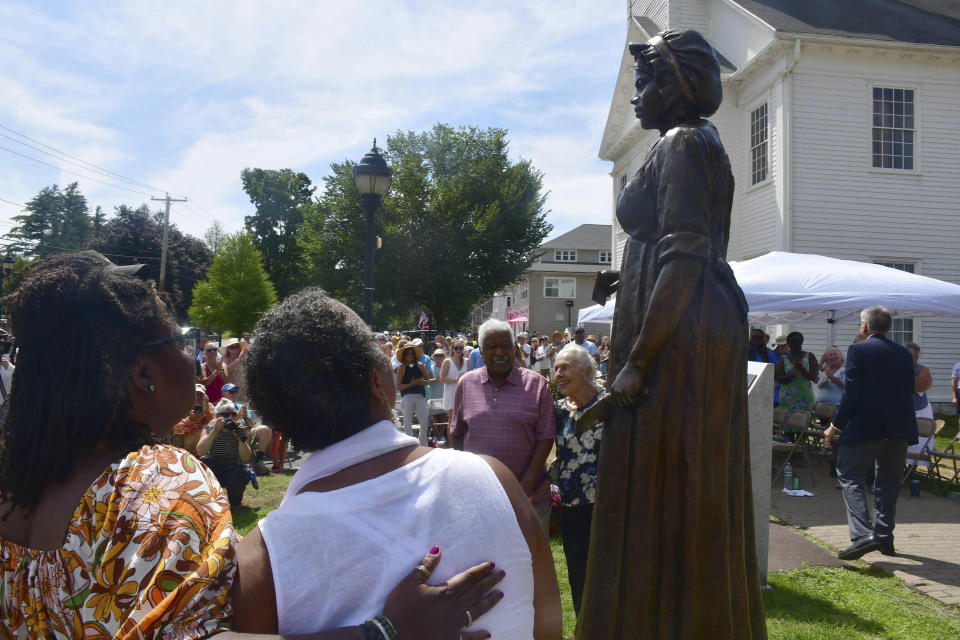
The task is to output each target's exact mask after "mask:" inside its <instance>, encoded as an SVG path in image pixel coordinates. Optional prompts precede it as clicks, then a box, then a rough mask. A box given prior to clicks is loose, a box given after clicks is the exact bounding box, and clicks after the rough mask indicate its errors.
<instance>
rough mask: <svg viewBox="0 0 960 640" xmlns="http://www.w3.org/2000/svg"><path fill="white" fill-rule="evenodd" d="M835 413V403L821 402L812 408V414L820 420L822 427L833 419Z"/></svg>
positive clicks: (826, 425)
mask: <svg viewBox="0 0 960 640" xmlns="http://www.w3.org/2000/svg"><path fill="white" fill-rule="evenodd" d="M835 415H837V405H835V404H826V403H823V402H821V403H819V404H818V405H817V406H816V407H814V409H813V416H814V417H815V418H816V419H817V420H819V421H820V424H822V425H823V426H824V428H826V427H828V426H829V425H830V421H831V420H833V416H835Z"/></svg>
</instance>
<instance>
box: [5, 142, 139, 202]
mask: <svg viewBox="0 0 960 640" xmlns="http://www.w3.org/2000/svg"><path fill="white" fill-rule="evenodd" d="M0 149H3V150H4V151H8V152H10V153H12V154H14V155H18V156H20V157H21V158H26V159H27V160H33V161H34V162H38V163H40V164H45V165H47V166H48V167H53V168H54V169H56V170H58V171H63V172H64V173H70V174H73V175H75V176H80V177H81V178H83V179H84V180H93V181H94V182H99V183H100V184H105V185H107V186H108V187H113V188H114V189H123V190H124V191H129V192H131V193H137V194H140V195H142V196H149V195H150V194H149V193H146V192H145V191H137V190H135V189H129V188H127V187H124V186H121V185H119V184H113V183H112V182H104V181H103V180H97V179H96V178H91V177H90V176H85V175H83V174H82V173H77V172H76V171H70V170H69V169H64V168H63V167H58V166H57V165H55V164H50V163H49V162H44V161H43V160H38V159H37V158H33V157H30V156H28V155H26V154H24V153H20V152H19V151H14V150H13V149H8V148H7V147H3V146H0Z"/></svg>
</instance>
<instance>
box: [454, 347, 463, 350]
mask: <svg viewBox="0 0 960 640" xmlns="http://www.w3.org/2000/svg"><path fill="white" fill-rule="evenodd" d="M453 350H454V351H463V347H454V348H453Z"/></svg>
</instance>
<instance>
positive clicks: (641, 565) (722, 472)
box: [577, 30, 766, 640]
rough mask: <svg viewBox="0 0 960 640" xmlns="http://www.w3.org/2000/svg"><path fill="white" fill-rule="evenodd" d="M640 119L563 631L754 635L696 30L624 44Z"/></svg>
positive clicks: (589, 636)
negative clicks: (578, 583)
mask: <svg viewBox="0 0 960 640" xmlns="http://www.w3.org/2000/svg"><path fill="white" fill-rule="evenodd" d="M630 53H631V54H633V56H634V57H635V58H636V87H637V93H636V96H634V98H633V100H631V102H632V103H633V105H634V108H635V110H636V115H637V117H638V118H639V119H640V124H641V126H642V127H643V128H644V129H657V130H659V131H660V134H661V137H660V139H659V141H658V142H657V143H656V145H654V147H653V148H652V149H651V150H650V153H649V155H648V156H647V159H646V161H645V162H644V163H643V166H641V167H640V170H639V171H637V173H636V175H634V176H633V179H632V180H631V181H630V182H628V183H627V185H626V187H625V188H624V189H623V191H622V192H621V194H620V197H619V200H618V202H617V219H618V220H619V221H620V224H621V226H622V227H623V229H624V230H625V231H626V232H627V233H628V234H629V236H630V237H629V239H628V240H627V244H626V247H625V249H624V255H623V263H622V265H621V268H620V272H619V283H618V285H617V287H616V288H617V308H616V313H615V315H614V321H613V330H612V334H613V340H612V342H613V347H612V350H611V355H610V370H609V376H610V377H609V379H610V380H613V383H612V385H611V386H610V395H609V396H608V397H609V399H610V403H611V404H612V405H613V406H612V407H611V408H610V410H609V414H608V417H607V422H606V424H607V426H606V428H605V430H604V436H603V443H602V445H601V451H600V460H599V471H598V483H597V492H596V497H597V501H596V505H595V508H594V509H595V510H594V516H593V528H592V531H591V539H590V559H589V561H588V568H587V582H586V589H585V593H584V601H583V605H582V607H581V610H580V621H579V625H578V627H577V638H578V639H579V640H609V639H613V638H622V639H624V640H626V639H631V640H633V639H644V640H647V639H652V638H670V639H675V638H696V639H698V640H699V639H705V638H709V639H710V640H718V639H733V638H736V639H737V640H744V639H756V638H766V624H765V621H764V613H763V602H762V600H761V597H760V584H759V574H758V572H757V563H756V552H755V549H754V531H753V508H752V499H751V485H750V455H749V434H748V427H747V396H746V357H745V356H744V354H745V353H746V350H747V305H746V301H745V300H744V297H743V292H742V291H741V290H740V287H739V286H738V285H737V282H736V279H735V278H734V275H733V272H732V271H731V269H730V267H729V265H727V263H726V261H725V259H724V258H725V256H726V252H727V242H728V240H729V230H730V207H731V204H732V201H733V175H732V173H731V171H730V161H729V160H728V158H727V154H726V152H725V151H724V149H723V145H722V144H721V143H720V137H719V135H718V134H717V130H716V129H715V128H714V126H713V125H712V124H711V123H710V122H708V121H706V120H704V119H703V118H705V117H707V116H710V115H712V114H713V113H715V112H716V110H717V108H718V107H719V106H720V102H721V100H722V97H723V92H722V88H721V85H720V68H719V65H718V63H717V58H716V54H715V52H714V50H713V48H712V47H711V46H710V44H709V43H708V42H707V41H706V39H704V37H703V36H702V35H700V34H699V33H697V32H696V31H692V30H688V31H664V32H663V33H661V34H659V35H658V36H656V37H655V38H653V39H652V40H651V41H650V43H649V44H631V45H630Z"/></svg>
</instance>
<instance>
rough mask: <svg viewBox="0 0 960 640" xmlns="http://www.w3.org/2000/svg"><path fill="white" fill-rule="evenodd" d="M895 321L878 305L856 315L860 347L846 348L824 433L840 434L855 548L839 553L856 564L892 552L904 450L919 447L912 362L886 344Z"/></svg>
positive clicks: (903, 352)
mask: <svg viewBox="0 0 960 640" xmlns="http://www.w3.org/2000/svg"><path fill="white" fill-rule="evenodd" d="M892 323H893V319H892V318H891V317H890V312H889V311H887V310H886V309H885V308H883V307H879V306H875V307H867V308H866V309H864V310H863V312H862V313H861V314H860V333H861V335H863V336H865V339H864V340H862V341H861V342H857V343H855V344H853V345H851V346H850V350H849V351H847V374H846V379H845V381H844V390H843V391H844V392H843V399H842V400H841V401H840V409H839V410H838V411H837V415H836V416H834V419H833V424H832V425H830V427H829V428H828V429H827V430H826V432H825V433H824V435H825V439H826V442H827V444H828V445H829V444H831V441H833V440H834V439H836V438H837V436H838V435H839V443H840V452H839V455H838V456H837V473H838V476H839V479H840V485H841V486H842V488H843V500H844V502H845V503H846V505H847V522H848V523H849V525H850V539H851V540H852V541H853V544H852V545H851V546H850V547H848V548H847V549H845V550H843V551H841V552H840V554H839V557H840V559H841V560H853V559H855V558H859V557H860V556H862V555H864V554H866V553H869V552H871V551H880V552H881V553H883V554H885V555H894V554H895V552H894V548H893V527H894V522H893V520H894V515H895V513H896V508H897V495H898V493H899V492H900V475H901V473H903V465H904V459H905V458H906V453H907V445H908V444H916V443H917V420H916V416H915V414H914V412H913V388H914V376H913V357H912V356H911V355H910V352H909V351H907V350H906V349H905V348H904V347H901V346H900V345H898V344H897V343H895V342H891V341H890V340H887V338H886V333H887V332H888V331H889V330H890V325H891V324H892ZM874 465H876V482H875V485H874V494H873V506H874V516H873V519H872V521H871V518H870V513H869V511H868V509H867V496H866V491H865V486H864V485H865V478H866V474H867V472H868V470H870V469H871V468H873V467H874Z"/></svg>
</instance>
